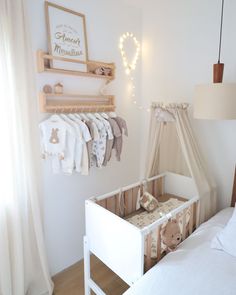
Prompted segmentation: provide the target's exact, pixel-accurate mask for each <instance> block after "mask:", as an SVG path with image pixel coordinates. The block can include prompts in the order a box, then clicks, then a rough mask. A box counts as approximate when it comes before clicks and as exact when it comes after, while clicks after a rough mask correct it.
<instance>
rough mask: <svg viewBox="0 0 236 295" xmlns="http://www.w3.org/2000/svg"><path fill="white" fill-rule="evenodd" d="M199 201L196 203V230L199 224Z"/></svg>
mask: <svg viewBox="0 0 236 295" xmlns="http://www.w3.org/2000/svg"><path fill="white" fill-rule="evenodd" d="M199 213H200V201H197V202H196V228H198V227H199V224H200V214H199Z"/></svg>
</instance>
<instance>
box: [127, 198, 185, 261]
mask: <svg viewBox="0 0 236 295" xmlns="http://www.w3.org/2000/svg"><path fill="white" fill-rule="evenodd" d="M183 203H184V201H183V200H182V199H181V200H180V199H177V198H174V197H171V198H170V199H169V200H167V201H166V202H159V207H158V208H157V209H156V210H154V211H153V212H147V211H142V212H140V211H138V212H137V213H136V214H132V216H128V217H127V218H126V220H127V221H128V222H129V223H131V224H133V225H135V226H137V227H138V228H140V229H142V228H144V227H145V226H148V225H150V224H152V223H153V222H155V221H156V220H158V219H160V218H161V217H163V216H164V215H166V214H168V213H170V212H171V211H173V210H174V209H176V208H178V207H179V206H181V205H182V204H183ZM183 214H184V213H183V212H180V213H179V215H178V222H179V226H180V230H181V233H183ZM186 214H187V215H186V226H187V224H188V222H189V220H190V209H188V210H187V212H186ZM166 224H167V222H166V223H164V224H163V227H164V226H165V225H166ZM161 240H162V237H161ZM145 249H146V247H145ZM165 250H166V247H165V245H164V244H163V243H161V252H162V253H163V252H164V251H165ZM145 253H146V250H145ZM151 258H157V233H156V232H152V243H151Z"/></svg>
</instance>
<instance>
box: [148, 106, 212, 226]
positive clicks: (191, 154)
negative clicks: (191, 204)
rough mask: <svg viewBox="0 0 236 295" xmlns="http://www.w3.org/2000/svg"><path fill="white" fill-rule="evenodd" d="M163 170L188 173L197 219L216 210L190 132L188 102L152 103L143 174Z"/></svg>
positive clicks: (207, 217)
mask: <svg viewBox="0 0 236 295" xmlns="http://www.w3.org/2000/svg"><path fill="white" fill-rule="evenodd" d="M164 171H171V172H175V173H179V174H183V175H186V176H191V177H192V178H193V179H194V181H195V184H196V188H197V191H198V194H199V197H200V216H199V218H200V222H204V221H205V220H207V219H209V218H210V217H211V216H212V215H214V213H215V212H216V187H215V183H214V181H213V179H212V178H211V176H210V175H209V174H208V171H207V167H206V164H205V161H204V158H203V156H202V155H201V153H200V150H199V147H198V144H197V142H196V139H195V137H194V134H193V130H192V128H191V124H190V121H189V117H188V105H187V104H170V105H166V106H164V105H163V104H158V103H157V104H153V105H152V110H151V121H150V133H149V142H148V152H147V170H146V176H147V177H151V176H154V175H156V174H158V173H161V172H164Z"/></svg>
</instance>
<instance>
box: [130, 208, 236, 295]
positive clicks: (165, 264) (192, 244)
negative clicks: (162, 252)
mask: <svg viewBox="0 0 236 295" xmlns="http://www.w3.org/2000/svg"><path fill="white" fill-rule="evenodd" d="M232 213H233V208H227V209H224V210H222V211H221V212H219V213H218V214H216V215H215V216H214V217H213V218H211V219H210V220H209V221H207V222H205V223H204V224H202V225H201V226H200V227H199V228H198V229H197V230H196V231H195V232H194V233H193V234H192V235H191V236H190V237H189V238H188V239H186V240H185V241H184V242H183V243H182V244H181V245H180V246H179V247H178V249H177V250H176V251H175V252H172V253H169V254H168V255H167V256H165V257H164V258H163V259H162V260H161V261H160V262H159V263H158V264H157V265H156V266H155V267H153V268H152V269H151V270H149V271H148V272H147V273H146V274H145V275H144V276H143V277H142V278H141V279H140V280H139V281H138V282H136V283H135V284H134V286H132V287H131V288H130V289H129V290H128V291H127V292H125V293H124V295H143V294H145V295H173V294H176V295H189V294H191V295H213V294H214V295H235V294H236V258H235V257H232V256H230V255H229V254H227V253H225V252H223V251H219V250H215V249H212V248H211V247H210V245H211V241H212V239H213V237H214V236H215V235H216V234H217V233H218V232H219V231H220V230H221V229H222V228H223V227H224V226H225V225H226V223H227V222H228V220H229V219H230V217H231V215H232Z"/></svg>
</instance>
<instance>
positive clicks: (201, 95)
mask: <svg viewBox="0 0 236 295" xmlns="http://www.w3.org/2000/svg"><path fill="white" fill-rule="evenodd" d="M223 17H224V0H222V7H221V22H220V40H219V55H218V62H217V64H214V65H213V83H212V84H204V85H197V86H196V87H195V94H194V100H193V115H194V118H196V119H207V120H236V84H235V83H223V73H224V64H223V63H221V61H220V57H221V43H222V28H223Z"/></svg>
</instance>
